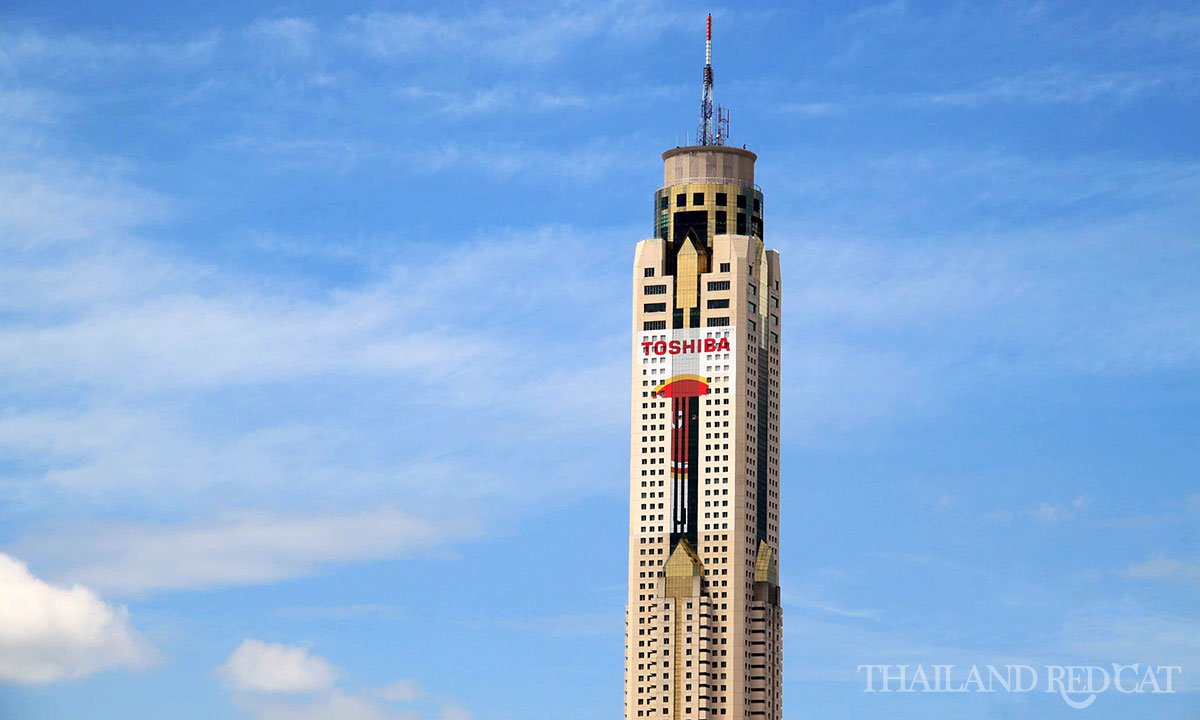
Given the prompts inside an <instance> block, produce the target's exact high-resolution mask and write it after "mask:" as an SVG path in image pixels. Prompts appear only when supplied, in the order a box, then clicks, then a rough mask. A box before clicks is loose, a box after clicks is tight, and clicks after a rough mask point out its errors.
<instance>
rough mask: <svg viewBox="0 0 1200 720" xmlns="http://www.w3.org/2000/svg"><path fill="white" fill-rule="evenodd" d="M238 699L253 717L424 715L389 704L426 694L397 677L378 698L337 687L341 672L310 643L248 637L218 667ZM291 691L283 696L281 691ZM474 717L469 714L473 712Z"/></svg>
mask: <svg viewBox="0 0 1200 720" xmlns="http://www.w3.org/2000/svg"><path fill="white" fill-rule="evenodd" d="M217 674H218V675H219V676H220V677H221V679H222V680H223V682H224V684H225V687H226V688H228V689H229V690H231V691H233V692H235V693H236V695H235V696H234V700H235V701H236V702H237V703H238V704H239V705H241V706H242V707H244V708H245V709H246V710H247V711H248V713H249V715H250V716H251V717H253V718H254V720H348V719H349V720H420V717H421V716H420V714H419V713H417V712H415V711H412V710H397V709H395V708H392V707H388V706H387V705H386V704H385V703H383V702H379V700H384V701H388V702H411V701H413V700H416V699H419V698H421V697H422V696H423V695H424V691H423V690H422V688H421V686H420V685H419V684H417V683H416V682H415V681H413V680H398V681H396V682H394V683H392V684H390V685H387V686H386V687H383V688H380V689H379V690H377V691H375V692H374V693H373V695H374V696H375V697H374V699H373V698H368V697H365V696H363V695H358V694H352V693H348V692H346V691H345V690H343V689H342V688H340V687H337V681H338V679H339V678H340V677H341V676H342V673H341V671H339V670H338V669H337V668H335V667H334V666H333V664H332V663H330V662H329V660H327V659H325V658H323V657H321V656H320V655H315V654H313V653H312V652H310V651H309V650H308V649H307V648H305V647H301V646H298V645H285V644H282V643H267V642H263V641H261V640H256V639H253V638H247V639H246V640H244V641H243V642H242V644H241V645H239V646H238V648H237V649H236V650H234V651H233V653H232V654H231V655H230V656H229V658H228V659H226V661H225V662H224V663H223V664H222V665H221V666H220V667H219V668H217ZM280 695H286V696H291V697H287V698H280V697H278V696H280ZM468 717H469V716H468Z"/></svg>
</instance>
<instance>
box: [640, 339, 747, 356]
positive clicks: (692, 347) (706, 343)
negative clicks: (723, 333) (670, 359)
mask: <svg viewBox="0 0 1200 720" xmlns="http://www.w3.org/2000/svg"><path fill="white" fill-rule="evenodd" d="M730 347H731V346H730V344H729V338H703V339H700V338H696V339H694V340H671V341H670V342H667V341H664V340H658V341H656V342H644V343H642V354H644V355H651V354H653V355H689V354H692V353H715V352H729V348H730Z"/></svg>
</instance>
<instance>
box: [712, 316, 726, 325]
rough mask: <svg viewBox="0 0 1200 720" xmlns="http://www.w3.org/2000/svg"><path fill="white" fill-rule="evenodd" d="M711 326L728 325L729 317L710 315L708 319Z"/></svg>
mask: <svg viewBox="0 0 1200 720" xmlns="http://www.w3.org/2000/svg"><path fill="white" fill-rule="evenodd" d="M708 326H709V327H728V326H729V318H727V317H710V318H709V319H708Z"/></svg>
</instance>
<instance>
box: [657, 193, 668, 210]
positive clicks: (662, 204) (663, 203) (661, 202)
mask: <svg viewBox="0 0 1200 720" xmlns="http://www.w3.org/2000/svg"><path fill="white" fill-rule="evenodd" d="M667 204H668V198H667V196H666V195H663V196H662V197H660V198H659V199H658V209H659V210H666V209H667Z"/></svg>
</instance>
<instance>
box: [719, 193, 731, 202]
mask: <svg viewBox="0 0 1200 720" xmlns="http://www.w3.org/2000/svg"><path fill="white" fill-rule="evenodd" d="M717 204H718V205H728V204H729V196H728V195H726V194H725V193H717Z"/></svg>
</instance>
